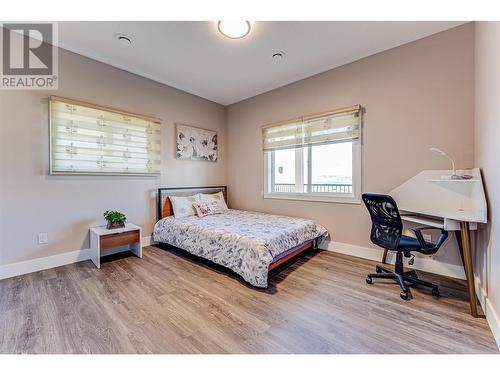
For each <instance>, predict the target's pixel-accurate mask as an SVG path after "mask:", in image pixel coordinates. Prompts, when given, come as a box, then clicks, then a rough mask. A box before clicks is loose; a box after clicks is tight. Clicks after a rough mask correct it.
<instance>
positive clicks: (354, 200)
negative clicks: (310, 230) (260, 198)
mask: <svg viewBox="0 0 500 375" xmlns="http://www.w3.org/2000/svg"><path fill="white" fill-rule="evenodd" d="M264 199H286V200H295V201H309V202H327V203H348V204H361V197H356V196H354V195H348V194H345V195H339V194H328V195H324V194H305V193H298V194H293V193H292V194H291V193H264Z"/></svg>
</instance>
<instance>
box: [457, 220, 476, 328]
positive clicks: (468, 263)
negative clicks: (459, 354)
mask: <svg viewBox="0 0 500 375" xmlns="http://www.w3.org/2000/svg"><path fill="white" fill-rule="evenodd" d="M460 235H461V240H462V241H461V245H462V253H463V259H464V268H465V276H466V277H467V289H468V290H469V303H470V313H471V315H472V316H473V317H474V318H477V316H478V315H477V302H476V288H475V286H474V269H473V268H472V253H471V243H470V232H469V223H468V222H465V221H462V222H460Z"/></svg>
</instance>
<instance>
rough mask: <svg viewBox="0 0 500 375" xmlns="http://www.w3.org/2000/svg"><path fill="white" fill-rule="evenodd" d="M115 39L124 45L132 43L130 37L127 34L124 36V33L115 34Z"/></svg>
mask: <svg viewBox="0 0 500 375" xmlns="http://www.w3.org/2000/svg"><path fill="white" fill-rule="evenodd" d="M115 39H116V40H117V41H118V42H120V44H123V45H124V46H130V45H132V39H131V38H130V37H129V36H126V35H124V34H116V35H115Z"/></svg>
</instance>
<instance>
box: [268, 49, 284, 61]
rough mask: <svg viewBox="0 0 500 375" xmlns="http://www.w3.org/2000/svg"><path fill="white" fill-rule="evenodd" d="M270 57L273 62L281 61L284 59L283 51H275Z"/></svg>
mask: <svg viewBox="0 0 500 375" xmlns="http://www.w3.org/2000/svg"><path fill="white" fill-rule="evenodd" d="M271 58H272V59H273V61H274V62H277V63H278V62H281V61H283V60H284V59H285V52H283V51H276V52H274V53H273V54H272V56H271Z"/></svg>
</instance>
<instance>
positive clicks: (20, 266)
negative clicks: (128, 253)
mask: <svg viewBox="0 0 500 375" xmlns="http://www.w3.org/2000/svg"><path fill="white" fill-rule="evenodd" d="M153 243H154V242H153V241H152V239H151V236H150V237H143V238H142V246H143V247H144V246H149V245H151V244H153ZM91 255H92V252H91V249H82V250H75V251H68V252H65V253H61V254H56V255H51V256H47V257H42V258H35V259H30V260H25V261H22V262H17V263H10V264H4V265H0V280H2V279H8V278H9V277H14V276H19V275H24V274H27V273H31V272H36V271H42V270H47V269H49V268H54V267H60V266H64V265H66V264H70V263H77V262H82V261H84V260H88V259H90V257H91ZM107 255H111V252H110V253H109V254H107Z"/></svg>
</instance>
